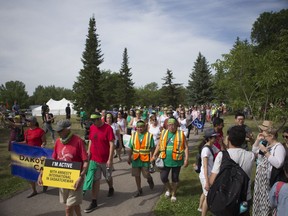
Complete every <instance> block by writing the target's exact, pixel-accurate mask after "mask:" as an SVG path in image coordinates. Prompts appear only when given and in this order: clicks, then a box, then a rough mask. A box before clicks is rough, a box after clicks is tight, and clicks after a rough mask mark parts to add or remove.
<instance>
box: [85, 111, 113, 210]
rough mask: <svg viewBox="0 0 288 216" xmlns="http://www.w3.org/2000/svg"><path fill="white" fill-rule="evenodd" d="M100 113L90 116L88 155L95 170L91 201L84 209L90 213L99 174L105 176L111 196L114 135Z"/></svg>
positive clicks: (92, 208)
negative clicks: (94, 165) (94, 164)
mask: <svg viewBox="0 0 288 216" xmlns="http://www.w3.org/2000/svg"><path fill="white" fill-rule="evenodd" d="M101 117H102V116H101V114H100V113H99V112H96V113H95V114H92V115H91V116H90V119H91V120H92V121H93V124H92V125H91V126H90V133H89V145H88V156H89V157H90V163H91V162H93V163H96V167H97V168H96V171H95V173H94V180H93V183H92V202H91V203H90V205H89V207H88V208H87V209H85V210H84V212H85V213H90V212H92V211H94V210H95V209H96V208H97V197H98V194H99V190H100V179H101V174H103V176H104V177H105V178H106V182H107V183H108V186H109V191H108V197H111V196H113V194H114V188H113V178H112V176H111V172H112V166H113V154H114V140H115V136H114V133H113V129H112V127H111V126H110V125H109V124H106V123H104V122H103V121H102V120H101Z"/></svg>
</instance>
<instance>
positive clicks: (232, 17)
mask: <svg viewBox="0 0 288 216" xmlns="http://www.w3.org/2000/svg"><path fill="white" fill-rule="evenodd" d="M285 8H286V9H287V8H288V1H287V0H9V1H7V0H0V27H1V30H0V84H5V83H6V82H8V81H16V80H18V81H21V82H23V83H24V84H25V86H26V91H27V92H28V94H29V95H32V94H33V92H34V90H35V88H36V87H37V86H39V85H42V86H51V85H54V86H56V87H64V88H68V89H72V86H73V83H74V82H75V81H76V80H77V76H78V75H79V71H80V69H82V68H83V64H82V62H81V58H82V53H83V51H84V49H85V42H86V38H87V34H88V26H89V19H90V18H91V17H92V16H94V17H95V20H96V28H97V30H96V33H97V34H98V39H99V40H100V44H101V50H102V54H103V57H104V62H103V63H102V64H100V66H99V67H100V69H101V70H111V71H112V72H119V70H120V68H121V63H122V60H123V52H124V48H127V51H128V56H129V67H131V72H132V74H133V75H132V79H133V82H134V86H135V87H144V86H145V85H146V84H149V83H151V82H156V83H158V86H159V87H161V86H162V83H163V82H164V81H163V80H162V78H163V77H165V75H166V72H167V69H169V70H172V72H173V76H174V77H175V79H174V80H173V82H174V83H182V84H183V86H187V83H188V80H189V74H190V73H191V72H192V69H193V66H194V64H195V61H196V59H197V56H198V55H199V52H201V54H202V55H203V56H204V57H205V58H206V60H207V61H208V63H209V64H212V63H214V62H215V61H216V60H217V59H221V58H222V55H223V54H226V53H229V51H230V50H231V49H232V47H233V44H234V43H235V41H236V38H237V37H239V38H240V39H241V40H245V39H247V40H248V41H250V33H251V29H252V25H253V23H254V22H255V21H256V20H257V18H258V17H259V15H260V14H261V13H263V12H271V11H273V12H277V11H279V10H281V9H285ZM211 72H212V73H213V70H211Z"/></svg>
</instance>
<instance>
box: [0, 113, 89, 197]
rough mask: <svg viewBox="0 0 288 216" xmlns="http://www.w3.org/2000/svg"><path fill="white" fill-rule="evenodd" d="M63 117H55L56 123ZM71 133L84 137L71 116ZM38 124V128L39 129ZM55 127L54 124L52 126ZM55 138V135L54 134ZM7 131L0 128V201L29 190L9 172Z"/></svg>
mask: <svg viewBox="0 0 288 216" xmlns="http://www.w3.org/2000/svg"><path fill="white" fill-rule="evenodd" d="M64 118H65V116H57V118H56V121H57V120H60V119H64ZM37 119H38V121H39V123H40V122H42V120H40V119H41V117H37ZM71 122H72V132H73V133H75V134H78V135H79V136H81V137H83V136H84V130H83V129H81V127H80V122H79V119H77V118H76V116H72V119H71ZM41 126H42V125H41V123H40V127H41ZM53 127H55V123H54V125H53ZM55 136H56V137H57V133H56V134H55ZM46 138H47V148H51V149H52V148H53V143H52V138H51V136H50V133H49V132H48V133H47V134H46ZM8 140H9V129H5V128H4V129H3V128H0V179H1V184H0V200H4V199H7V198H9V197H11V196H13V195H14V194H16V193H18V192H21V191H23V190H25V189H27V188H29V187H30V186H29V184H28V182H27V181H26V180H24V179H21V178H19V177H16V176H12V175H11V171H10V152H8Z"/></svg>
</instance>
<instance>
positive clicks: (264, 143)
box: [259, 140, 268, 155]
mask: <svg viewBox="0 0 288 216" xmlns="http://www.w3.org/2000/svg"><path fill="white" fill-rule="evenodd" d="M260 144H262V145H263V146H265V147H266V146H267V144H268V142H267V140H262V141H261V142H260ZM259 154H260V155H264V153H263V152H262V151H259Z"/></svg>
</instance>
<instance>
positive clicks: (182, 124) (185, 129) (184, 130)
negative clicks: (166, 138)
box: [178, 118, 188, 137]
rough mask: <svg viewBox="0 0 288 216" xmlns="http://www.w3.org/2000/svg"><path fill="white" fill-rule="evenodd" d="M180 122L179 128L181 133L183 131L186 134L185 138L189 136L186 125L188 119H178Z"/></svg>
mask: <svg viewBox="0 0 288 216" xmlns="http://www.w3.org/2000/svg"><path fill="white" fill-rule="evenodd" d="M178 122H179V125H180V126H179V127H180V130H181V131H183V132H184V134H185V137H186V136H187V134H188V128H187V127H186V123H187V121H186V119H182V120H181V119H180V118H178Z"/></svg>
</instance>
